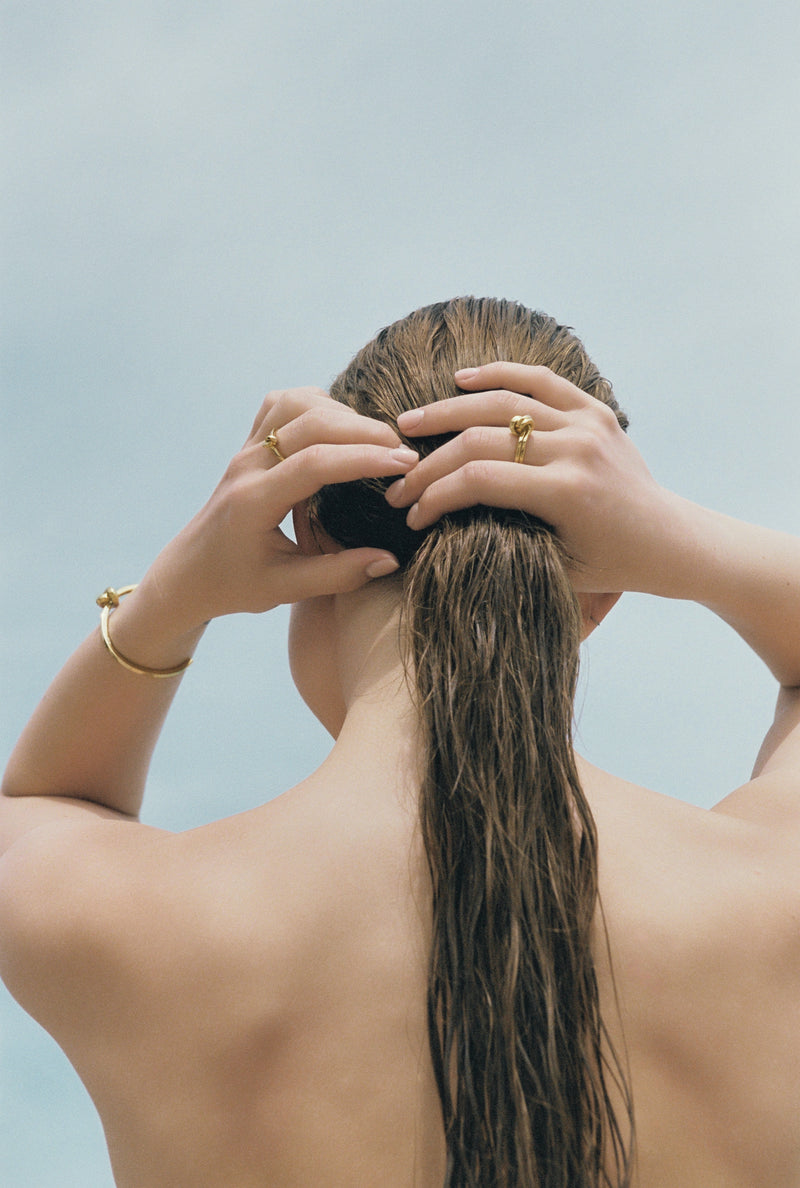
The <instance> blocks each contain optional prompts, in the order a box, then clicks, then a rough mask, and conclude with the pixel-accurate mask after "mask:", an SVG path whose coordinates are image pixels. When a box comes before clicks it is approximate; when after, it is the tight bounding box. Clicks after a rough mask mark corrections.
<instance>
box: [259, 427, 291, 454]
mask: <svg viewBox="0 0 800 1188" xmlns="http://www.w3.org/2000/svg"><path fill="white" fill-rule="evenodd" d="M261 444H262V445H263V446H266V447H267V449H268V450H272V452H273V454H274V455H275V457H276V458H277V459H278V461H279V462H285V461H286V459H285V458H284V456H283V454H282V453H281V452H280V450H279V449H278V435H277V433H276V432H275V430H274V429H270V431H269V433H268V434H267V436H266V437H265V438H264V440H263V441H262V443H261Z"/></svg>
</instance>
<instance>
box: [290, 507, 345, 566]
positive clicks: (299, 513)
mask: <svg viewBox="0 0 800 1188" xmlns="http://www.w3.org/2000/svg"><path fill="white" fill-rule="evenodd" d="M292 524H293V525H294V538H295V540H296V541H297V544H298V546H299V548H300V551H301V552H303V553H305V554H306V556H308V557H316V556H319V555H320V554H321V553H341V552H343V551H344V550H343V547H342V545H340V544H339V542H338V541H337V540H334V539H333V537H332V536H328V534H327V532H326V531H325V529H324V528H323V527H322V526H321V525H320V523H319V521H318V520H315V519H313V518H312V516H311V513H310V511H309V507H308V500H307V499H304V500H303V501H302V503H297V504H295V506H294V507H293V508H292Z"/></svg>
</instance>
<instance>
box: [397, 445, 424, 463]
mask: <svg viewBox="0 0 800 1188" xmlns="http://www.w3.org/2000/svg"><path fill="white" fill-rule="evenodd" d="M392 457H393V458H394V460H395V462H402V463H403V465H404V466H411V464H412V463H413V462H418V461H419V454H418V453H417V452H416V450H410V449H409V448H408V446H400V448H399V449H397V450H392Z"/></svg>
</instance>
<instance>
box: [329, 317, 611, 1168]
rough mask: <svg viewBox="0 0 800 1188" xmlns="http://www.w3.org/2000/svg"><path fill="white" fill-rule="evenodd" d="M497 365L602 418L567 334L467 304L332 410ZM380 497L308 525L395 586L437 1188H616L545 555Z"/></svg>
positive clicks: (592, 900) (558, 637)
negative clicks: (384, 559)
mask: <svg viewBox="0 0 800 1188" xmlns="http://www.w3.org/2000/svg"><path fill="white" fill-rule="evenodd" d="M497 358H505V359H511V360H515V361H518V362H525V363H542V364H545V365H546V366H550V367H552V368H553V369H554V370H556V371H559V372H560V373H561V374H562V375H565V376H566V377H567V378H569V379H570V380H572V381H573V382H575V383H579V384H580V386H581V387H583V388H584V389H585V390H586V391H589V392H591V393H592V394H594V395H597V396H598V398H600V399H603V400H604V401H605V402H606V403H608V404H610V405H611V406H612V407H613V408H614V409H615V410H616V403H615V402H614V399H613V395H612V393H611V388H610V385H609V384H608V383H607V382H606V381H605V380H603V379H602V378H601V377H600V375H599V373H598V372H597V370H596V369H595V368H594V366H593V364H592V363H591V361H590V360H589V359H588V357H587V356H586V353H585V351H584V350H583V347H582V345H581V344H580V342H579V341H578V340H577V339H576V338H575V336H574V335H572V334H571V333H570V331H569V330H568V329H567V328H565V327H562V326H558V325H557V323H555V322H554V321H553V320H552V319H551V318H547V317H546V316H545V315H543V314H537V313H532V312H531V311H530V310H527V309H525V307H523V306H519V305H516V304H512V303H510V302H498V301H488V300H485V301H477V300H475V299H472V298H466V299H458V300H456V301H452V302H448V303H445V304H441V305H436V306H430V307H427V308H425V309H423V310H419V311H417V313H415V314H412V315H410V317H409V318H406V319H403V320H402V321H401V322H398V323H395V324H394V325H393V326H390V327H388V328H387V329H386V330H384V331H382V332H381V334H379V335H378V337H377V338H376V339H375V340H374V341H373V342H372V343H370V344H368V345H367V346H366V347H365V348H364V349H363V350H362V351H361V352H359V354H358V355H357V356H356V358H355V359H354V360H353V362H352V363H351V365H350V366H349V367H348V368H347V369H346V371H345V372H343V373H342V375H341V376H340V377H339V378H338V379H337V380H336V381H335V383H334V385H333V387H332V389H331V393H332V395H334V396H336V398H338V399H340V400H343V401H344V402H346V403H347V404H349V405H350V406H351V407H353V408H355V409H356V411H358V412H361V413H365V414H366V415H371V416H375V417H379V418H382V419H385V420H387V421H388V422H389V423H391V424H394V422H395V419H396V417H397V415H398V414H399V413H400V412H402V411H403V410H404V409H406V408H410V407H414V406H416V405H419V404H423V403H428V402H430V401H431V400H436V399H444V398H446V397H447V396H452V395H454V394H455V387H454V384H453V380H452V375H453V372H454V371H455V369H456V368H457V367H460V366H468V365H473V364H475V363H480V362H487V361H489V360H491V359H497ZM617 411H618V410H617ZM618 415H619V417H620V420H621V421H623V423H626V422H624V419H623V415H622V414H621V413H619V412H618ZM438 444H439V441H438V440H436V439H415V441H414V446H415V448H420V446H422V448H423V449H427V450H430V449H433V448H435V446H436V445H438ZM383 489H384V485H383V484H382V483H381V482H380V481H371V482H364V483H354V484H345V485H342V486H334V487H328V488H325V489H324V490H323V491H322V492H321V493H320V495H319V497H318V499H317V501H316V504H315V506H314V509H313V510H314V514H315V515H316V516H317V517H318V518H319V520H320V522H321V523H322V525H323V527H324V528H325V529H326V530H327V531H328V532H329V533H330V534H331V535H332V536H333V537H334V538H335V539H337V540H339V541H340V542H341V543H342V544H343V545H345V546H353V545H365V544H370V545H380V546H382V547H385V548H389V549H392V550H393V551H394V552H395V554H396V555H397V556H398V558H399V559H400V561H401V562H402V563H403V564H404V567H405V569H404V574H403V594H402V618H401V623H402V645H403V647H404V649H405V657H406V664H407V669H408V672H409V675H410V678H411V680H412V683H413V687H414V688H415V690H416V697H417V703H418V709H419V714H420V721H421V723H422V727H423V733H424V737H425V741H426V751H427V754H426V763H425V775H424V779H423V784H422V788H421V792H420V808H419V813H420V824H421V830H422V836H423V840H424V844H425V850H426V854H427V859H428V866H429V870H430V875H431V883H432V892H433V931H432V943H431V952H430V964H429V978H428V1021H429V1037H430V1050H431V1057H432V1061H433V1068H434V1073H435V1076H436V1080H437V1085H438V1090H439V1097H440V1100H441V1106H442V1115H443V1120H444V1128H445V1136H446V1140H447V1153H448V1160H447V1175H446V1181H445V1184H446V1188H598V1186H602V1185H607V1186H609V1188H611V1186H613V1188H624V1186H625V1185H627V1184H629V1182H630V1175H631V1171H630V1150H629V1146H630V1144H629V1142H628V1140H627V1138H626V1133H632V1126H633V1118H632V1108H631V1104H630V1096H629V1093H628V1091H627V1088H626V1084H625V1076H624V1071H623V1069H622V1066H621V1064H620V1061H619V1060H618V1059H617V1057H616V1055H615V1053H614V1051H613V1048H612V1047H611V1044H610V1041H609V1039H608V1036H607V1033H606V1031H605V1028H604V1026H603V1022H602V1019H601V1017H600V1008H599V995H598V987H597V980H596V976H595V969H594V962H593V955H592V944H591V941H592V928H593V921H594V918H595V911H596V908H597V836H596V830H595V825H594V821H593V818H592V814H591V811H590V809H589V805H588V803H587V801H586V798H585V796H584V794H583V791H582V789H581V786H580V781H579V779H578V774H577V771H576V767H575V759H574V753H573V749H572V719H573V703H574V697H575V686H576V680H577V672H578V652H579V644H580V638H581V632H580V626H581V619H580V611H579V608H578V605H577V601H576V598H575V595H574V593H573V590H572V587H571V584H570V582H569V578H568V576H567V572H566V568H565V559H564V557H563V556H562V550H561V546H560V544H559V542H558V540H557V538H556V537H555V535H554V534H553V532H552V531H551V530H550V529H549V528H548V527H547V526H546V525H544V524H542V523H541V522H540V521H538V520H536V519H535V518H533V517H529V516H525V515H523V514H522V513H514V512H504V511H494V510H489V509H486V508H474V509H469V510H467V511H464V512H459V513H455V514H453V515H451V516H446V517H444V518H443V520H442V521H441V522H440V523H439V524H437V525H435V526H434V528H433V529H431V530H430V531H428V532H427V533H426V534H425V535H424V536H423V537H420V536H419V535H418V534H416V533H412V532H411V531H410V530H409V529H408V528H407V526H406V525H405V518H404V513H403V512H396V511H394V509H392V508H390V507H389V505H388V504H387V503H386V501H385V500H384V498H383ZM610 1084H611V1085H613V1089H614V1092H615V1094H616V1095H617V1097H618V1100H621V1101H622V1103H623V1108H624V1110H625V1115H626V1117H625V1122H624V1125H623V1123H622V1122H621V1121H620V1120H619V1119H618V1118H617V1116H616V1114H615V1109H614V1106H613V1104H612V1099H611V1094H610V1091H609V1085H610Z"/></svg>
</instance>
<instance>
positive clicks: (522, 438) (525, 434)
mask: <svg viewBox="0 0 800 1188" xmlns="http://www.w3.org/2000/svg"><path fill="white" fill-rule="evenodd" d="M508 427H509V429H510V431H511V432H512V433H513V434H514V436H515V437H516V439H517V445H516V448H515V450H514V461H515V462H524V461H525V446H526V445H527V444H528V438H529V437H530V435H531V434H532V433H533V417H527V416H520V417H512V418H511V423H510V424H509V426H508Z"/></svg>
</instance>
